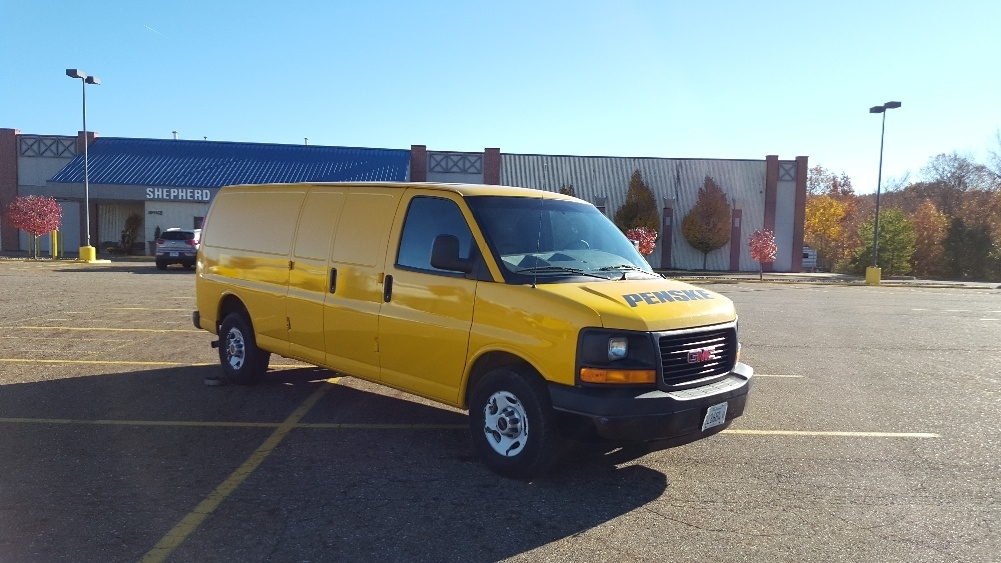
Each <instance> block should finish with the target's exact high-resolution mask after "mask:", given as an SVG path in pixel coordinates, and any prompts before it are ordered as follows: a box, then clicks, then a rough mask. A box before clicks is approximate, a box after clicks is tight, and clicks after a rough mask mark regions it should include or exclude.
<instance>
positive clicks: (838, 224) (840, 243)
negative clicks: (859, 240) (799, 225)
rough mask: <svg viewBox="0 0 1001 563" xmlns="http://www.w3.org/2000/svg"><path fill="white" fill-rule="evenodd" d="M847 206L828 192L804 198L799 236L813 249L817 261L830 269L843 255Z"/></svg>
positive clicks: (844, 252) (844, 251)
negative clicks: (800, 233) (802, 218)
mask: <svg viewBox="0 0 1001 563" xmlns="http://www.w3.org/2000/svg"><path fill="white" fill-rule="evenodd" d="M847 215H848V206H847V205H846V204H845V203H843V202H842V201H840V200H837V199H835V198H833V197H831V196H829V195H826V194H825V195H819V196H814V197H811V198H809V199H807V201H806V216H805V219H804V224H803V238H804V240H805V241H806V244H807V245H809V246H810V247H811V248H813V249H814V250H816V251H817V263H818V265H820V266H821V267H822V268H826V269H827V270H833V269H834V264H835V263H837V262H839V261H841V260H843V259H844V258H846V256H847V254H846V253H847V251H848V250H849V249H847V248H846V246H847V245H846V244H845V236H844V234H845V229H844V222H845V218H846V217H847Z"/></svg>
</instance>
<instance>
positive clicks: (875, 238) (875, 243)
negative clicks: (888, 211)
mask: <svg viewBox="0 0 1001 563" xmlns="http://www.w3.org/2000/svg"><path fill="white" fill-rule="evenodd" d="M899 107H900V102H886V103H885V104H883V105H881V106H873V107H871V108H869V113H881V114H883V127H882V130H881V131H880V133H879V175H878V176H877V179H876V221H875V226H874V228H873V235H872V266H871V267H869V268H866V270H865V282H866V283H868V284H873V285H878V284H879V279H880V273H881V270H880V268H879V261H878V260H879V192H880V189H881V188H882V184H883V138H884V137H885V135H886V110H888V109H896V108H899Z"/></svg>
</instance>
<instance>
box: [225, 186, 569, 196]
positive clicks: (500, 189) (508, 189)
mask: <svg viewBox="0 0 1001 563" xmlns="http://www.w3.org/2000/svg"><path fill="white" fill-rule="evenodd" d="M310 186H335V187H337V186H340V187H358V188H368V187H373V188H401V189H406V188H423V189H429V190H441V191H446V192H453V193H457V194H459V195H461V196H463V197H466V196H491V195H494V196H497V195H499V196H508V197H535V198H538V197H542V198H551V199H569V200H574V199H577V198H574V197H571V196H568V195H563V194H561V193H558V192H548V191H545V190H536V189H533V188H519V187H515V186H494V185H486V184H448V183H444V182H302V183H295V184H239V185H233V186H226V187H224V188H223V189H224V190H226V189H230V188H262V189H267V188H271V189H274V188H282V187H289V188H291V187H310Z"/></svg>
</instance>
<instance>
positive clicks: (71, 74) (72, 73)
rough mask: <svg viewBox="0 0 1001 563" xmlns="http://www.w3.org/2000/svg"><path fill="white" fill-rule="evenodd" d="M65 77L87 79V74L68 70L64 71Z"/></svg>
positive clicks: (76, 70)
mask: <svg viewBox="0 0 1001 563" xmlns="http://www.w3.org/2000/svg"><path fill="white" fill-rule="evenodd" d="M66 76H69V77H70V78H84V79H86V78H87V74H86V73H84V71H82V70H80V69H78V68H68V69H66Z"/></svg>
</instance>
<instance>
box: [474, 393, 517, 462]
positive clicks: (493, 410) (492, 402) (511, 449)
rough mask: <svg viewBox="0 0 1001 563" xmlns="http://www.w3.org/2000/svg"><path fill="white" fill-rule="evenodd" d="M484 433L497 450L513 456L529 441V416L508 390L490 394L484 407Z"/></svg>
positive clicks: (492, 446) (506, 455)
mask: <svg viewBox="0 0 1001 563" xmlns="http://www.w3.org/2000/svg"><path fill="white" fill-rule="evenodd" d="M483 418H484V425H483V434H484V436H486V438H487V443H488V444H490V447H491V448H493V449H494V451H495V452H497V453H498V454H500V455H502V456H504V457H512V456H516V455H518V454H519V453H521V451H522V450H524V449H525V444H527V443H528V416H527V415H526V413H525V407H524V406H523V405H522V404H521V401H519V400H518V397H515V396H514V395H512V394H511V393H509V392H507V391H498V392H496V393H494V394H493V395H491V396H490V398H489V399H488V400H487V405H486V406H485V407H484V408H483Z"/></svg>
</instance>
